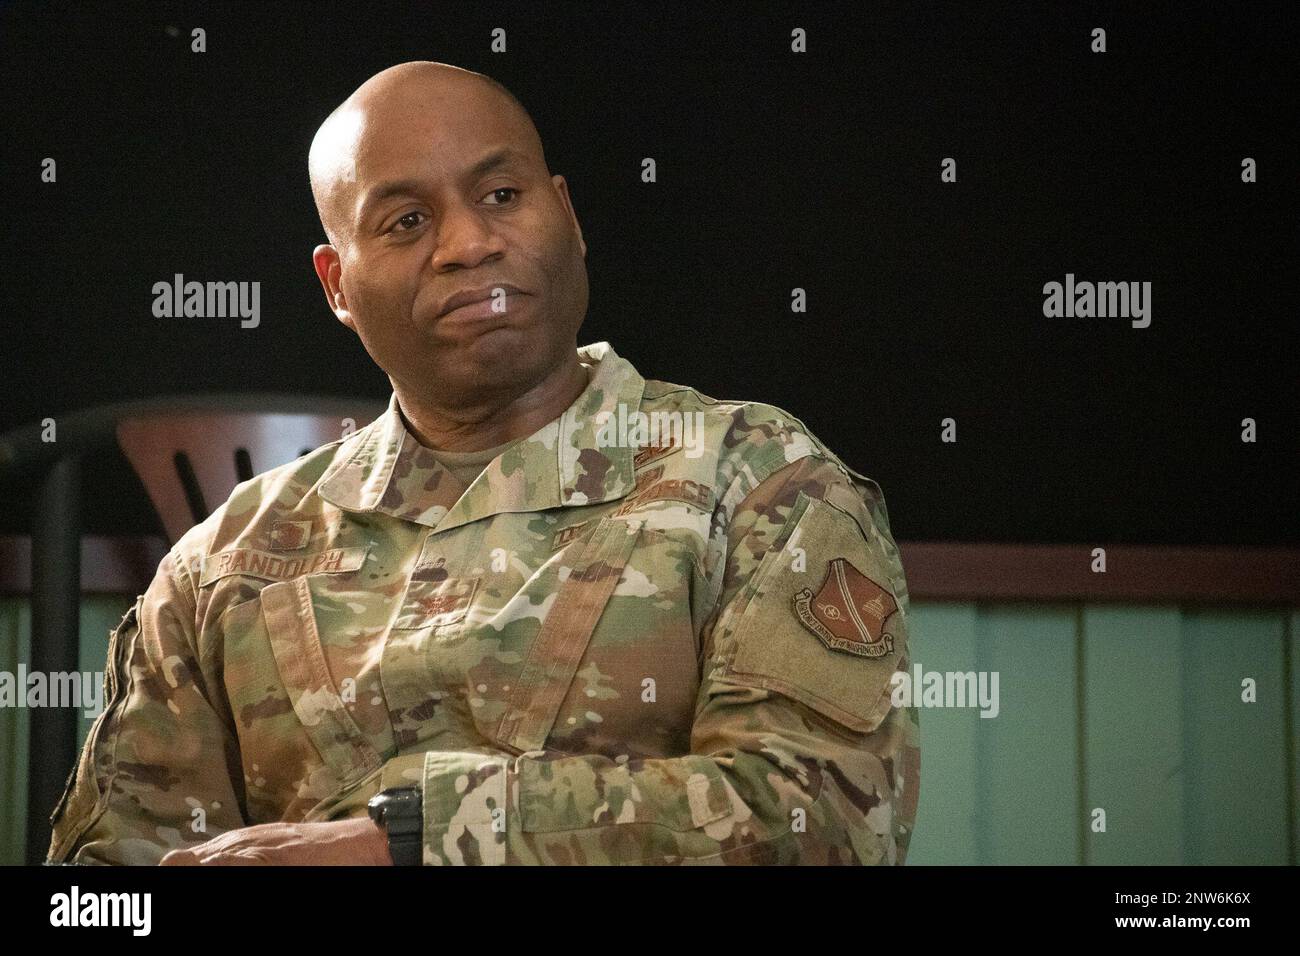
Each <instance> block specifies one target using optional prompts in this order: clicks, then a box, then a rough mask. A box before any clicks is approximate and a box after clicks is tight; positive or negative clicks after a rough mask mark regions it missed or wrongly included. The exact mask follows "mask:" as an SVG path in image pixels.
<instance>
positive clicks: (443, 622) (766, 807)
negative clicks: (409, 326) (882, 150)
mask: <svg viewBox="0 0 1300 956" xmlns="http://www.w3.org/2000/svg"><path fill="white" fill-rule="evenodd" d="M579 353H580V355H581V356H582V357H583V359H584V361H586V362H588V363H589V364H591V365H592V366H593V376H592V379H591V381H590V383H589V384H588V386H587V388H586V389H585V391H583V393H582V394H581V395H579V396H578V398H577V399H576V400H575V401H574V403H573V404H572V405H571V406H570V407H569V409H568V410H567V411H565V412H564V414H562V415H561V416H560V417H559V418H557V419H556V420H554V421H552V422H551V423H549V424H548V425H546V426H545V427H543V428H542V429H540V430H539V431H537V432H536V433H535V434H533V435H532V436H530V437H528V438H526V439H524V440H522V441H520V442H518V443H516V444H515V445H513V446H512V447H510V448H508V449H507V450H506V451H505V452H503V453H502V454H501V455H500V456H499V457H497V458H496V459H495V460H493V461H492V462H491V463H490V464H489V465H488V467H487V468H486V469H485V471H484V472H483V473H482V474H481V475H480V476H479V477H478V478H477V479H476V480H475V481H474V482H473V483H472V484H471V485H470V486H469V487H468V488H466V487H464V486H462V485H461V484H459V482H457V480H456V479H455V478H454V477H453V476H452V475H451V473H450V472H448V471H447V470H446V469H445V468H443V467H442V466H441V465H440V464H439V463H438V462H437V461H435V460H434V458H433V457H432V456H431V455H430V454H429V452H428V449H427V448H425V447H424V446H422V445H421V444H419V443H418V442H417V441H416V440H415V439H414V438H412V436H411V435H410V433H409V432H408V431H407V429H406V427H405V424H404V422H403V420H402V416H401V414H400V413H399V410H398V406H397V403H396V396H395V395H394V396H393V398H392V399H390V402H389V406H388V410H387V412H386V413H385V414H384V415H382V416H380V417H379V418H378V419H376V420H375V421H374V422H372V423H370V424H369V425H367V426H366V427H364V428H362V429H360V430H358V431H356V432H354V433H353V434H351V435H348V436H347V437H346V438H344V439H342V440H340V441H337V442H333V443H331V444H328V445H324V446H322V447H321V448H318V449H316V450H315V451H313V452H311V453H310V454H308V455H305V456H303V457H301V458H299V459H297V460H296V461H293V462H290V463H289V464H287V465H284V466H282V467H279V468H275V469H272V470H270V471H267V472H265V473H263V474H261V475H258V476H256V477H254V478H252V479H251V480H249V481H245V482H243V483H241V484H239V485H238V486H237V487H236V488H235V489H234V491H233V492H232V494H231V496H230V498H229V499H228V500H227V501H226V502H225V503H224V504H223V505H222V506H221V507H220V508H219V509H218V510H217V511H216V512H215V513H214V514H212V515H211V516H210V517H209V518H208V519H207V520H205V521H203V522H202V523H201V524H199V525H197V526H195V527H194V528H192V529H191V530H190V531H189V532H187V533H186V534H185V536H184V537H183V538H182V539H181V540H180V541H179V542H178V543H177V544H176V545H175V547H173V548H172V549H171V551H170V552H169V553H168V554H167V555H166V557H165V558H164V559H163V560H162V562H161V564H160V566H159V568H158V571H157V574H156V576H155V577H154V579H153V581H152V583H151V584H150V586H149V588H148V589H147V590H146V591H145V593H144V594H143V595H141V596H140V597H139V598H138V599H137V600H136V603H135V606H134V607H133V608H132V609H131V610H130V611H129V612H128V613H127V614H126V616H125V617H124V618H123V620H122V622H121V624H120V625H119V626H118V627H117V628H116V630H115V631H114V632H113V634H112V640H111V647H110V651H109V658H110V659H109V663H108V667H107V669H106V671H105V683H106V688H105V700H106V706H105V710H104V713H103V714H102V716H100V717H99V719H98V720H97V722H96V724H95V726H94V727H93V729H92V730H91V732H90V735H89V737H88V739H87V741H86V746H85V748H84V749H83V751H82V754H81V758H80V761H79V763H78V766H77V768H76V769H75V771H74V776H73V777H72V778H71V780H70V783H69V786H68V789H67V792H66V793H65V794H64V797H63V800H62V801H61V802H60V805H59V807H58V808H57V809H56V810H55V812H54V815H53V817H52V821H53V824H54V838H53V841H52V843H51V847H50V852H49V859H50V860H51V861H54V862H58V861H74V862H85V863H133V864H139V863H156V862H157V861H158V860H159V859H160V858H161V857H162V855H163V854H164V853H165V852H166V851H167V850H168V849H170V848H174V847H179V846H187V845H189V846H192V845H194V844H196V843H198V842H201V841H203V840H207V839H210V838H212V837H214V836H217V835H219V834H220V833H224V832H226V831H228V830H231V829H234V828H238V827H244V826H249V825H252V824H256V823H265V822H270V821H276V820H285V821H297V820H305V821H310V820H331V819H340V818H343V817H348V816H355V815H359V814H365V812H366V810H365V803H366V800H367V799H368V798H369V797H370V796H372V795H374V794H375V793H377V792H379V791H380V790H381V789H385V788H387V787H392V786H401V785H416V786H419V787H421V788H422V793H423V808H424V840H423V844H424V849H423V854H424V862H425V863H426V864H442V863H476V864H477V863H512V864H513V863H601V864H610V863H613V864H625V863H793V862H800V863H805V862H806V863H902V862H903V860H904V857H905V855H906V851H907V845H908V840H909V838H910V836H911V830H912V826H913V822H914V820H915V815H916V804H917V795H918V786H919V773H920V763H919V728H918V723H917V713H916V711H915V709H913V708H899V707H894V706H892V705H891V691H892V684H891V681H890V678H891V675H892V674H893V673H894V672H895V671H896V670H904V671H905V670H906V669H907V667H908V650H907V628H906V614H907V589H906V582H905V580H904V577H903V569H902V565H901V563H900V561H899V556H898V550H897V548H896V546H895V543H894V540H893V538H892V536H891V534H890V530H889V523H888V517H887V514H886V511H885V505H884V500H883V497H882V495H881V493H880V489H879V487H878V486H877V485H876V484H875V483H874V482H872V481H871V480H870V479H867V478H864V477H862V476H861V475H859V474H857V473H856V472H854V471H852V470H850V469H848V468H847V467H846V466H845V465H844V464H843V463H842V462H840V460H839V459H838V458H836V456H835V455H833V454H832V453H831V452H830V451H829V450H827V449H826V448H825V447H824V446H823V445H822V444H821V443H820V442H819V441H818V440H817V439H816V438H815V437H814V436H813V435H812V434H810V433H809V431H808V429H807V428H805V427H804V425H803V424H802V423H801V422H800V421H799V420H798V419H796V418H794V417H792V416H791V415H789V414H787V413H786V412H783V411H781V410H780V409H778V408H775V407H772V406H770V405H762V404H756V403H752V402H720V401H715V400H714V399H710V398H707V397H705V396H703V395H700V394H699V393H698V392H696V391H695V390H693V389H690V388H686V387H683V386H679V385H671V384H668V383H664V382H658V381H646V380H645V379H643V378H642V377H641V376H640V375H639V374H638V373H637V372H636V370H635V369H634V368H633V367H632V365H631V364H630V363H629V362H628V361H627V360H626V359H623V358H621V357H619V356H618V355H617V354H616V353H615V352H614V350H613V349H612V348H610V347H609V345H608V343H604V342H601V343H597V344H595V345H591V346H587V347H585V348H582V349H580V350H579ZM638 411H640V412H642V413H644V414H645V416H646V417H645V418H638V416H637V415H636V414H635V413H636V412H638ZM652 413H669V414H668V415H659V416H658V418H657V419H656V417H655V416H654V414H652ZM671 413H678V420H679V421H680V422H681V423H682V424H684V425H687V426H688V430H683V429H681V428H678V427H677V426H675V425H672V421H673V420H672V417H671ZM638 424H639V426H640V428H638ZM656 426H658V427H659V431H658V433H657V441H655V442H653V443H651V442H648V441H647V440H646V439H647V438H655V437H656V433H655V432H654V431H653V429H654V428H655V427H656ZM669 426H671V427H673V428H675V429H676V431H674V432H673V433H671V434H669V433H668V427H669ZM696 426H698V427H699V429H700V431H699V432H696V431H695V428H696ZM647 432H648V434H647Z"/></svg>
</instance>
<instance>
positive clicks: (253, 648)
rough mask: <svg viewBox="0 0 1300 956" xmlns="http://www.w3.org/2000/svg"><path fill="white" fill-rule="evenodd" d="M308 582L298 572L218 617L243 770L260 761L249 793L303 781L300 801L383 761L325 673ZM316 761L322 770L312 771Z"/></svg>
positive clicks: (288, 789) (290, 790) (278, 789)
mask: <svg viewBox="0 0 1300 956" xmlns="http://www.w3.org/2000/svg"><path fill="white" fill-rule="evenodd" d="M311 581H312V576H311V575H304V576H302V577H298V578H294V579H292V580H289V581H279V582H276V583H274V584H268V585H266V586H265V587H264V588H262V590H261V592H260V593H259V594H258V596H257V597H256V598H253V599H251V600H248V601H245V602H243V603H241V604H238V605H235V606H233V607H231V608H229V609H228V610H227V612H226V613H225V614H223V616H222V619H221V630H222V639H223V641H224V642H225V655H226V660H225V683H226V690H227V693H228V696H229V699H230V704H231V710H232V713H233V715H234V718H235V721H236V726H237V730H238V733H239V736H240V740H241V749H243V750H244V751H245V753H244V759H245V764H246V772H247V770H248V769H249V767H250V765H251V764H252V763H253V762H256V763H257V764H258V765H259V766H258V770H257V771H256V774H255V775H252V776H253V779H252V786H251V790H252V791H253V792H261V791H263V790H264V791H266V792H267V793H268V794H270V793H285V792H288V793H293V791H294V789H295V787H294V784H293V781H297V780H302V779H308V778H310V779H311V780H312V782H313V786H312V787H311V788H309V789H311V790H312V792H311V793H299V794H298V795H299V796H300V797H302V798H304V799H305V800H306V802H307V804H313V803H315V802H316V801H317V800H319V799H322V798H324V797H326V796H328V795H329V794H330V792H332V791H333V790H334V789H336V788H337V787H339V786H346V785H349V784H351V783H352V782H354V781H356V780H358V779H360V778H362V777H364V776H365V775H366V774H367V773H369V772H370V771H372V770H374V769H375V768H376V767H378V766H379V765H380V764H381V763H382V760H381V758H380V756H379V754H378V752H377V751H376V749H375V747H374V746H373V745H372V743H371V742H370V740H369V739H368V738H367V736H366V735H365V734H364V733H363V732H362V731H361V729H360V728H359V727H358V725H357V722H356V720H354V719H353V716H352V714H351V712H350V711H349V707H348V704H347V703H346V698H345V697H344V695H343V694H341V693H340V688H339V686H338V685H337V684H336V682H335V680H334V677H333V676H332V675H331V672H330V668H329V665H328V663H327V661H326V656H325V650H324V647H323V646H322V643H321V637H320V632H319V630H318V628H317V619H316V610H315V607H314V605H313V601H312V591H311ZM286 698H287V700H286ZM304 734H305V739H304ZM313 748H314V750H315V751H316V753H312V750H313ZM322 762H323V764H324V767H325V769H326V770H327V771H329V772H328V773H326V774H321V773H319V772H318V768H319V767H320V764H321V763H322ZM262 779H264V780H265V783H264V784H262V785H261V786H259V785H258V781H259V780H262ZM250 795H251V794H250Z"/></svg>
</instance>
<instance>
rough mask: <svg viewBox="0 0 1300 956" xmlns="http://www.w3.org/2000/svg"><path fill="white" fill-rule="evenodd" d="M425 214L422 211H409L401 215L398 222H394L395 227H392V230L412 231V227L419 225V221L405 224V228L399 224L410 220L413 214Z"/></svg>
mask: <svg viewBox="0 0 1300 956" xmlns="http://www.w3.org/2000/svg"><path fill="white" fill-rule="evenodd" d="M423 215H424V213H422V212H408V213H407V214H406V215H405V216H402V217H400V218H399V219H398V220H397V222H395V223H393V228H392V230H391V231H392V232H410V231H411V230H412V229H414V228H415V227H416V226H418V225H419V223H418V222H411V223H410V224H409V225H408V226H405V227H403V228H398V227H399V226H402V224H403V223H405V222H407V221H408V220H410V219H411V217H412V216H423Z"/></svg>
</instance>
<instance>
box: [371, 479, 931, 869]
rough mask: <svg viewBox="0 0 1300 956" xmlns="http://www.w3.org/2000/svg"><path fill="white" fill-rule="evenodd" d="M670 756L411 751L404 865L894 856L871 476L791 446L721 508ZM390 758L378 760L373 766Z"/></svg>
mask: <svg viewBox="0 0 1300 956" xmlns="http://www.w3.org/2000/svg"><path fill="white" fill-rule="evenodd" d="M726 534H727V541H726V552H727V553H726V563H725V572H724V577H723V579H722V583H721V587H720V591H719V598H718V602H717V604H716V609H715V611H714V613H713V614H712V615H711V616H710V618H709V620H708V621H707V622H706V623H705V625H704V627H703V629H702V633H701V634H700V635H699V637H700V640H701V651H702V657H701V683H700V689H699V694H698V697H697V700H696V707H695V713H694V721H693V725H692V730H691V736H690V743H691V746H690V753H689V754H686V755H683V756H679V757H673V758H666V759H643V760H636V759H634V760H627V761H625V762H622V763H620V762H616V761H615V760H611V759H609V758H607V757H604V756H599V755H585V756H584V755H567V754H554V753H548V752H545V751H538V752H531V753H525V754H523V755H522V756H516V755H510V754H501V753H499V752H498V753H492V752H490V751H486V752H474V753H456V752H431V753H427V754H419V755H410V756H409V757H407V758H403V760H404V761H405V768H404V770H403V771H402V773H397V772H394V773H392V774H391V775H390V774H388V773H386V776H387V777H389V779H388V780H387V783H388V784H390V785H391V784H396V783H398V782H399V779H398V778H399V777H401V776H403V775H404V776H405V777H406V778H407V779H417V778H418V779H420V780H421V782H422V785H423V790H424V816H425V820H424V826H425V832H424V862H425V863H426V864H447V863H452V864H473V863H507V864H514V863H561V864H562V863H594V864H673V863H746V864H749V863H777V864H787V863H813V864H840V863H848V864H881V863H887V864H896V863H902V862H904V859H905V856H906V852H907V846H908V841H909V839H910V836H911V830H912V826H913V823H914V820H915V814H916V801H917V796H918V789H919V774H920V751H919V725H918V723H917V714H916V711H915V709H914V708H903V707H895V706H893V702H892V690H893V681H892V680H891V678H892V676H893V675H894V673H895V672H897V671H900V670H901V671H906V669H907V667H908V660H907V655H908V648H907V626H906V613H907V608H906V603H907V597H906V583H905V580H904V578H903V571H902V565H901V563H900V562H899V559H898V551H897V548H896V546H895V544H894V541H893V538H892V536H891V535H890V532H889V526H888V519H887V517H886V515H885V511H884V502H883V498H882V497H881V496H880V494H879V488H878V487H876V486H875V485H874V483H871V482H868V481H865V480H862V481H859V480H857V479H855V478H854V477H852V476H851V475H850V473H849V472H847V471H845V470H843V469H842V468H841V467H840V466H839V465H838V464H835V463H833V462H831V461H829V460H827V459H823V458H820V457H806V458H803V459H801V460H799V461H797V462H794V463H792V464H788V465H785V466H783V467H781V468H780V470H778V471H777V472H775V473H774V474H773V475H771V476H770V477H768V478H767V479H765V480H764V481H762V482H761V483H760V484H758V485H757V486H756V487H755V488H754V489H753V491H752V492H750V494H748V495H747V496H746V497H745V498H744V499H743V500H742V501H741V503H740V504H739V505H738V506H737V507H736V509H735V510H734V512H733V515H732V519H731V522H730V525H729V527H728V529H727V532H726ZM393 769H394V770H397V768H393Z"/></svg>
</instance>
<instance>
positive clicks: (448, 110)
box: [307, 60, 546, 247]
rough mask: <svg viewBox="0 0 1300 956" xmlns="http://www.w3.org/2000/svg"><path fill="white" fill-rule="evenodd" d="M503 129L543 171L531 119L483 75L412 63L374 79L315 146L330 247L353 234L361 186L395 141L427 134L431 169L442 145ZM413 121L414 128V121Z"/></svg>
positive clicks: (313, 164)
mask: <svg viewBox="0 0 1300 956" xmlns="http://www.w3.org/2000/svg"><path fill="white" fill-rule="evenodd" d="M489 118H490V120H491V122H493V123H494V124H496V125H498V126H500V127H502V128H504V129H505V131H506V134H507V136H508V138H509V139H510V141H511V142H510V146H511V148H513V149H515V150H517V151H518V152H519V153H521V154H522V155H524V156H527V157H528V158H530V159H532V160H533V161H535V162H538V163H540V164H541V167H542V168H544V169H545V168H546V156H545V153H544V151H543V149H542V140H541V137H540V136H539V135H538V133H537V128H536V126H534V125H533V121H532V117H530V116H529V115H528V111H527V110H526V109H524V106H523V104H522V103H520V102H519V100H518V99H517V98H516V97H515V95H514V94H513V93H511V92H510V91H509V90H508V89H506V88H505V87H504V86H502V85H501V84H500V83H498V82H497V81H496V80H494V79H492V77H490V76H486V75H484V74H482V73H475V72H473V71H471V70H465V69H462V68H461V67H458V66H452V65H451V64H448V63H436V62H433V61H429V60H415V61H412V62H409V63H399V64H398V65H396V66H392V67H389V68H388V69H386V70H384V71H382V72H380V73H376V74H375V75H374V76H372V77H371V78H370V79H368V80H366V82H364V83H362V84H361V86H359V87H357V89H356V90H355V91H353V93H352V95H351V96H349V97H348V98H347V99H346V100H344V101H343V102H342V103H340V104H339V106H338V107H337V108H335V110H334V112H332V113H330V115H329V116H328V117H327V118H326V119H325V122H324V123H322V124H321V125H320V128H319V129H318V130H317V131H316V136H315V137H314V138H313V139H312V143H311V151H310V152H309V154H308V157H307V167H308V171H309V173H310V176H311V191H312V196H313V197H314V198H315V200H316V211H317V213H318V214H319V215H320V220H321V225H322V226H323V227H324V228H325V234H326V235H327V236H329V240H330V242H331V244H333V245H335V246H336V247H337V246H340V245H343V244H346V243H347V242H348V241H350V239H351V236H352V233H353V231H354V230H355V228H356V222H355V219H356V216H357V215H358V214H359V212H360V210H359V209H358V205H359V203H360V202H361V201H362V200H363V199H364V197H363V196H362V195H360V190H359V180H364V179H365V178H366V177H365V173H366V171H367V170H366V167H367V166H371V167H373V166H376V165H379V164H382V162H383V161H384V160H385V159H386V158H387V157H386V154H387V153H390V152H391V147H392V145H393V143H394V142H395V140H397V139H405V140H406V141H407V144H409V140H410V137H409V135H407V134H408V133H409V132H410V130H411V128H412V127H413V126H415V127H418V128H420V129H422V130H424V131H427V133H428V134H429V135H428V137H427V138H428V140H429V141H428V142H426V143H424V144H423V148H425V149H426V150H428V151H429V154H430V158H431V160H432V161H433V162H435V163H436V162H437V161H438V156H437V150H438V146H439V143H440V142H441V141H449V140H450V138H451V137H455V136H457V135H458V131H459V130H461V129H463V128H464V127H465V126H467V125H473V124H475V123H476V122H478V123H482V122H485V121H487V120H488V119H489ZM413 121H414V122H413ZM418 145H419V144H417V147H418Z"/></svg>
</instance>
